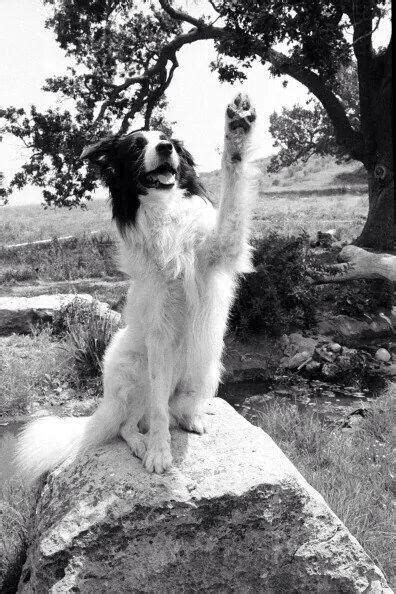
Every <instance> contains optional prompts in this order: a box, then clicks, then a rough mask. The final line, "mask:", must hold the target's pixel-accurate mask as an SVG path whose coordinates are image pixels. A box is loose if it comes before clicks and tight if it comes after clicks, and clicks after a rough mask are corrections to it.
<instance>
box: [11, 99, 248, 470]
mask: <svg viewBox="0 0 396 594" xmlns="http://www.w3.org/2000/svg"><path fill="white" fill-rule="evenodd" d="M225 120H226V121H225V140H224V152H223V156H222V171H221V176H222V181H221V195H220V201H219V205H218V207H215V206H214V205H213V203H212V201H211V200H209V198H208V197H207V195H206V192H205V189H204V187H203V185H202V183H201V182H200V180H199V177H198V175H197V173H196V171H195V165H194V160H193V157H192V156H191V154H190V153H189V152H188V151H187V150H186V149H185V148H184V146H183V145H182V143H180V142H179V141H176V140H173V139H172V138H169V137H168V136H166V135H165V134H163V133H161V132H157V131H148V132H147V131H139V132H133V133H131V134H128V135H124V136H114V137H111V138H106V139H104V140H101V141H99V142H97V143H96V144H94V145H92V146H88V147H87V148H86V149H85V150H84V151H83V153H82V155H81V157H82V158H83V159H87V160H88V161H89V162H90V163H92V164H94V165H96V166H97V167H98V168H99V171H100V174H101V176H102V178H103V180H104V182H105V184H106V185H107V186H108V187H109V190H110V200H111V205H112V213H113V218H114V220H115V223H116V225H117V228H118V230H119V236H120V252H121V253H120V262H121V269H122V270H123V271H124V272H125V273H126V274H127V275H128V276H129V278H130V285H129V290H128V296H127V302H126V307H125V312H124V318H125V321H126V326H125V327H124V328H122V329H121V330H119V331H118V332H117V333H116V334H115V336H114V338H113V339H112V341H111V343H110V345H109V347H108V349H107V351H106V354H105V357H104V374H103V376H104V377H103V386H104V397H103V399H102V401H101V403H100V405H99V407H98V409H97V410H96V412H95V413H94V414H93V415H92V416H91V417H81V418H73V417H70V418H57V417H53V416H48V417H42V418H38V419H36V420H34V421H33V422H31V423H30V424H28V425H27V426H26V427H25V429H24V430H23V431H22V433H21V435H20V436H19V439H18V442H17V462H18V466H19V468H20V469H21V471H22V472H23V473H24V474H25V476H27V477H29V478H30V480H33V479H36V478H38V477H39V476H40V475H41V474H43V473H45V472H47V471H50V470H52V469H54V468H55V467H57V466H58V465H59V464H61V463H62V462H63V461H65V460H66V459H68V458H70V457H72V458H73V457H75V455H76V454H77V453H79V452H81V451H83V450H85V449H86V448H88V447H91V446H94V445H99V444H101V443H103V442H106V441H108V440H110V439H112V438H114V437H116V436H118V435H120V436H121V437H122V438H123V439H124V440H125V441H126V443H127V444H128V445H129V447H130V449H131V451H132V453H133V454H134V455H135V456H137V457H138V458H140V459H141V460H142V462H143V465H144V467H145V468H146V469H147V471H149V472H156V473H162V472H164V471H166V470H167V469H168V468H169V467H170V466H171V464H172V454H171V437H170V428H171V427H172V426H179V427H181V428H183V429H185V430H186V431H191V432H195V433H198V434H202V433H204V432H205V416H206V407H207V404H208V402H209V401H210V399H211V398H213V397H214V396H215V394H216V391H217V388H218V385H219V381H220V375H221V354H222V349H223V338H224V333H225V330H226V324H227V317H228V313H229V309H230V306H231V304H232V301H233V297H234V293H235V289H236V285H237V280H238V277H239V275H241V274H243V273H246V272H251V271H252V265H251V248H250V245H249V232H250V213H251V208H252V202H253V198H254V193H255V192H254V190H253V189H252V186H251V183H250V181H249V175H248V154H249V148H250V145H251V134H252V128H253V126H254V123H255V120H256V114H255V110H254V108H253V107H252V105H251V102H250V100H249V98H248V97H247V96H246V95H242V94H239V95H237V96H236V97H235V99H234V100H233V101H232V102H231V103H230V104H229V105H228V106H227V109H226V116H225Z"/></svg>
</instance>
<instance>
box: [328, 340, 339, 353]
mask: <svg viewBox="0 0 396 594" xmlns="http://www.w3.org/2000/svg"><path fill="white" fill-rule="evenodd" d="M329 349H330V350H331V351H333V353H339V352H340V350H341V349H342V346H341V345H340V344H339V343H338V342H331V343H330V344H329Z"/></svg>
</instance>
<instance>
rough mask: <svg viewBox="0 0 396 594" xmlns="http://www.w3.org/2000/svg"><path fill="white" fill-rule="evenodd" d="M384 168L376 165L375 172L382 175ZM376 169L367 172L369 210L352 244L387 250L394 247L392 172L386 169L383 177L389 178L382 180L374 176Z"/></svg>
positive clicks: (381, 250)
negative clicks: (361, 228)
mask: <svg viewBox="0 0 396 594" xmlns="http://www.w3.org/2000/svg"><path fill="white" fill-rule="evenodd" d="M390 133H391V132H390ZM381 167H382V168H381ZM384 169H385V167H384V166H381V165H377V167H376V170H377V174H378V172H379V173H380V174H381V175H383V171H384ZM376 170H374V171H371V172H369V210H368V215H367V220H366V223H365V225H364V227H363V230H362V232H361V234H360V235H359V237H358V238H357V239H356V240H355V241H354V244H355V245H357V246H359V247H365V248H371V249H374V250H376V251H379V252H384V251H385V252H389V251H392V250H393V249H394V241H395V212H394V211H395V197H394V184H393V174H392V173H391V172H390V171H389V170H388V171H387V172H386V174H385V177H386V178H390V179H384V180H382V179H378V178H377V177H376Z"/></svg>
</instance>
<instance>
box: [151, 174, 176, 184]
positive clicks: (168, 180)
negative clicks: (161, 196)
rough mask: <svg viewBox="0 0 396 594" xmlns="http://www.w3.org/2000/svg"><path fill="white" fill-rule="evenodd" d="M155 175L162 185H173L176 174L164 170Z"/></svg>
mask: <svg viewBox="0 0 396 594" xmlns="http://www.w3.org/2000/svg"><path fill="white" fill-rule="evenodd" d="M155 177H156V178H157V180H158V181H159V182H160V184H163V185H164V186H170V185H173V184H174V183H175V181H176V175H175V174H174V173H172V172H171V171H164V172H161V173H157V175H156V176H155Z"/></svg>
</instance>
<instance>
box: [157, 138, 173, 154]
mask: <svg viewBox="0 0 396 594" xmlns="http://www.w3.org/2000/svg"><path fill="white" fill-rule="evenodd" d="M172 149H173V145H172V143H171V142H166V141H165V142H159V143H158V144H157V146H156V151H157V153H159V154H160V155H170V154H171V152H172Z"/></svg>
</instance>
